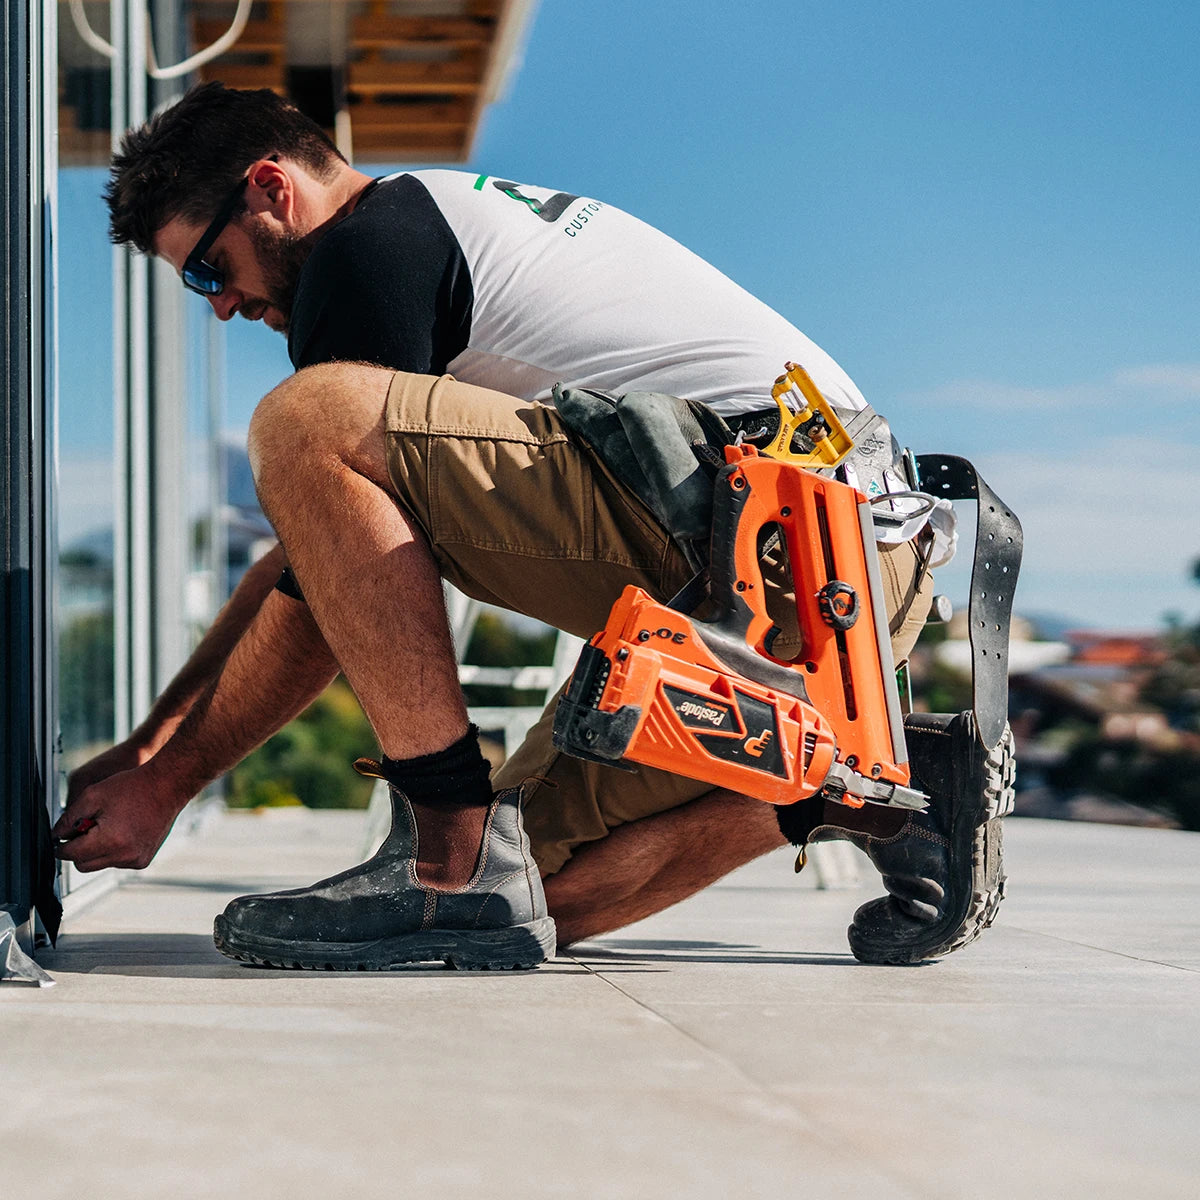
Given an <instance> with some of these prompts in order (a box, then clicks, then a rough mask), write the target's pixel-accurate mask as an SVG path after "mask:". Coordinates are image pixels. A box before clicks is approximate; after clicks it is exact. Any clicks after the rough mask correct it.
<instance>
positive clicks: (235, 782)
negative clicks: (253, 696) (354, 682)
mask: <svg viewBox="0 0 1200 1200" xmlns="http://www.w3.org/2000/svg"><path fill="white" fill-rule="evenodd" d="M377 753H378V748H377V745H376V742H375V734H374V732H373V731H372V729H371V726H370V723H369V722H368V721H367V718H366V717H365V716H364V715H363V711H362V709H361V708H360V707H359V704H358V700H357V699H356V698H355V695H354V693H353V692H352V691H351V690H350V687H349V685H348V684H347V683H346V681H345V680H344V679H342V677H341V676H338V678H337V679H335V680H334V681H333V683H331V684H330V685H329V687H328V688H326V689H325V691H324V692H322V693H321V695H320V696H318V697H317V699H316V700H314V701H313V703H312V704H311V705H310V706H309V707H308V708H307V709H306V710H305V711H304V712H302V713H301V714H300V716H298V717H297V718H296V719H295V720H294V721H292V722H291V724H289V725H286V726H284V728H283V729H281V730H280V731H279V732H278V733H277V734H276V735H275V736H274V737H273V738H271V739H270V740H269V741H267V742H266V743H264V744H263V745H262V746H260V747H259V748H258V749H257V750H255V751H254V752H253V753H252V754H250V755H248V756H247V757H246V758H245V759H243V760H242V762H240V763H239V764H238V765H237V766H236V767H234V769H233V770H232V771H231V772H230V773H229V794H228V802H229V804H230V805H231V806H232V807H234V808H256V807H259V806H261V805H281V804H304V805H307V806H308V807H309V808H366V806H367V804H368V803H369V802H370V799H371V788H372V786H373V785H374V781H373V780H370V779H364V778H363V777H362V776H361V775H358V774H357V773H356V772H355V771H354V770H353V769H352V766H351V764H352V763H353V762H354V760H355V759H356V758H359V757H360V756H362V755H368V756H369V755H374V754H377Z"/></svg>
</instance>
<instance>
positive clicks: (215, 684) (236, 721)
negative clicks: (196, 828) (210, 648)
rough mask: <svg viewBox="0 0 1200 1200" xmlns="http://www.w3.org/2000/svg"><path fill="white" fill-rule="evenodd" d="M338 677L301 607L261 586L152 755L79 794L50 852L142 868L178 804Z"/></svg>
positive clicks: (88, 865)
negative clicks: (211, 670)
mask: <svg viewBox="0 0 1200 1200" xmlns="http://www.w3.org/2000/svg"><path fill="white" fill-rule="evenodd" d="M336 673H337V662H336V661H335V660H334V657H333V655H332V653H331V652H330V650H329V647H328V646H327V645H326V644H325V639H324V637H322V636H321V631H320V630H319V629H318V628H317V623H316V621H314V620H313V618H312V614H311V613H310V612H309V610H308V605H307V604H305V603H303V602H302V601H299V600H293V599H292V598H291V597H289V596H285V595H284V594H283V593H282V592H278V591H274V590H271V589H268V591H267V595H266V596H265V598H264V599H263V600H262V603H261V604H260V606H259V608H258V611H257V613H256V614H255V615H254V617H253V619H252V620H251V621H250V623H249V626H248V627H247V628H246V630H245V632H244V634H243V635H242V637H241V638H240V639H239V640H238V641H237V643H236V645H234V647H233V649H232V651H231V652H230V653H229V654H228V656H227V657H226V658H225V659H224V660H223V662H222V663H221V664H220V665H219V667H218V669H217V671H216V676H215V678H214V679H213V680H212V682H211V683H210V685H209V687H208V688H207V690H206V691H205V692H204V694H203V695H201V696H200V697H199V698H198V699H196V700H195V702H194V703H193V704H192V705H191V706H190V708H189V709H188V711H187V713H186V715H185V716H184V717H183V718H182V720H174V733H173V734H171V735H170V736H169V738H168V739H167V740H166V741H165V744H163V745H162V746H161V748H160V749H159V750H158V753H156V754H154V755H153V756H152V757H150V758H148V759H147V760H146V761H145V762H144V763H143V764H141V765H140V766H135V767H134V768H133V769H132V770H126V771H122V772H120V773H119V774H114V775H110V776H108V777H107V778H104V779H101V780H99V781H98V782H96V783H93V784H91V785H90V786H86V787H82V788H80V789H79V790H78V792H77V794H76V795H75V796H74V797H73V798H72V799H71V801H70V803H69V804H68V806H67V809H66V811H65V812H64V813H63V815H62V816H61V817H60V818H59V820H58V823H57V824H56V825H55V827H54V836H55V837H56V838H65V839H69V840H67V841H66V842H65V844H64V845H61V846H59V847H58V856H59V857H60V858H63V859H67V860H69V861H71V862H74V863H75V865H76V866H77V867H79V869H80V870H82V871H97V870H99V869H100V868H101V867H145V866H148V865H149V863H150V861H151V859H153V857H154V855H155V854H156V853H157V852H158V848H159V846H161V845H162V843H163V841H164V839H165V838H166V836H167V834H168V833H169V832H170V829H171V826H172V825H173V824H174V822H175V818H176V817H177V816H178V815H179V813H180V810H182V808H183V807H184V805H185V804H187V802H188V801H189V800H190V799H191V798H192V797H193V796H194V795H196V793H197V792H199V791H200V790H201V789H202V788H203V787H204V786H205V785H206V784H208V783H210V782H211V781H212V780H213V779H215V778H216V777H217V776H218V775H221V774H223V773H224V772H225V771H227V770H229V768H230V767H232V766H234V765H235V764H237V763H238V762H240V761H241V760H242V759H243V758H245V756H246V755H247V754H249V753H250V751H251V750H253V749H254V748H255V747H256V746H259V745H261V744H262V743H263V742H264V741H266V740H267V738H269V737H270V736H271V735H272V734H273V733H275V732H277V731H278V730H279V729H281V728H282V727H283V726H284V725H286V724H287V723H288V721H290V720H291V719H292V718H293V717H294V716H296V715H297V714H298V713H300V712H302V711H303V710H304V709H305V708H307V707H308V705H309V704H311V703H312V701H313V700H314V699H315V698H316V697H317V696H318V695H319V694H320V693H321V692H322V691H323V690H324V689H325V688H326V687H327V686H328V685H329V682H330V680H331V679H333V677H334V675H335V674H336ZM183 691H186V689H181V694H182V692H183ZM85 830H86V831H85Z"/></svg>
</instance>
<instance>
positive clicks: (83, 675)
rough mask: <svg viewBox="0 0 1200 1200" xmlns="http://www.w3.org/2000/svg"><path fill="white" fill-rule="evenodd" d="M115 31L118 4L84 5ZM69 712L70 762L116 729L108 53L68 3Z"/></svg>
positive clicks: (64, 208) (63, 481)
mask: <svg viewBox="0 0 1200 1200" xmlns="http://www.w3.org/2000/svg"><path fill="white" fill-rule="evenodd" d="M84 11H85V13H86V15H87V17H88V22H89V24H90V26H91V28H92V29H93V30H94V31H95V33H96V34H98V35H99V36H100V37H104V38H107V36H108V5H107V4H106V3H105V4H97V3H85V5H84ZM58 83H59V154H60V165H59V174H58V203H59V221H58V285H59V290H58V303H59V322H58V330H59V346H58V391H59V421H58V429H59V478H58V496H59V509H58V517H59V524H58V545H59V565H60V574H59V580H58V606H57V611H56V613H55V620H56V625H57V632H58V644H59V721H60V727H61V732H62V745H63V765H64V766H65V768H66V769H67V770H68V771H70V770H72V769H74V768H75V767H76V766H78V765H79V764H80V763H81V762H83V761H85V760H86V759H87V758H88V757H89V756H90V755H91V754H93V753H95V752H97V751H98V750H101V749H103V748H104V747H105V746H106V745H108V744H109V743H111V742H112V739H113V488H114V477H113V402H112V390H113V389H112V369H113V368H112V362H113V360H112V336H113V333H112V330H113V325H112V302H111V294H112V249H111V247H110V246H109V242H108V234H107V211H106V209H105V205H104V202H103V199H102V195H101V193H102V189H103V186H104V180H105V177H106V169H105V168H106V164H107V162H108V156H109V138H110V134H109V123H110V115H109V114H110V96H109V92H110V83H109V68H108V63H107V60H106V59H105V58H104V57H103V56H102V55H100V54H99V53H98V52H97V51H95V50H93V49H92V48H90V47H89V46H88V45H87V44H86V43H85V41H84V39H83V37H82V36H81V35H80V33H79V31H78V30H77V29H76V27H75V25H74V24H73V21H72V17H71V14H70V10H69V7H68V6H67V5H66V4H62V5H60V8H59V72H58Z"/></svg>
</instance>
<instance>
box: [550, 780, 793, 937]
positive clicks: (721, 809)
mask: <svg viewBox="0 0 1200 1200" xmlns="http://www.w3.org/2000/svg"><path fill="white" fill-rule="evenodd" d="M785 844H786V842H785V839H784V837H783V835H782V834H781V833H780V832H779V825H778V823H777V822H776V820H775V810H774V808H772V807H771V805H769V804H764V803H763V802H762V801H761V800H753V799H751V798H750V797H748V796H739V795H735V794H733V793H732V792H725V791H715V792H710V793H708V795H706V796H701V797H700V798H699V799H698V800H692V801H691V802H690V803H688V804H683V805H681V806H680V807H679V808H673V809H669V810H668V811H667V812H663V813H658V814H657V815H655V816H652V817H644V818H642V819H641V820H640V821H631V822H629V823H628V824H627V825H618V826H617V828H615V829H614V830H613V831H612V832H611V833H610V834H609V835H608V836H607V837H606V838H602V839H601V840H600V841H597V842H588V843H587V844H586V845H583V846H580V847H579V848H578V849H577V850H576V851H575V853H574V854H573V855H572V856H571V858H570V859H569V860H568V861H567V863H566V865H565V866H564V867H563V868H562V870H560V871H558V872H557V873H556V874H554V875H551V876H549V878H547V879H546V880H545V888H546V904H547V906H548V908H549V909H550V915H551V916H552V917H553V918H554V921H555V924H556V925H557V926H558V941H559V945H560V946H569V945H570V944H571V943H572V942H578V941H581V940H583V939H584V938H588V937H596V936H597V935H598V934H601V933H609V932H611V931H612V930H614V929H620V928H621V927H622V926H624V925H630V924H632V923H633V922H634V921H640V920H641V919H642V918H643V917H648V916H650V915H652V914H653V913H656V912H661V911H662V910H663V909H664V908H669V907H670V906H671V905H672V904H678V903H679V902H680V901H681V900H686V899H687V898H688V897H689V896H693V895H695V893H696V892H698V891H701V890H702V889H703V888H706V887H708V885H709V884H710V883H715V882H716V881H717V880H718V879H720V878H721V877H722V876H723V875H728V874H729V872H730V871H733V870H735V869H736V868H737V867H741V866H744V865H745V864H746V863H748V862H751V861H752V860H753V859H756V858H758V857H760V856H761V855H763V854H766V853H768V852H769V851H771V850H776V849H778V848H779V847H780V846H782V845H785Z"/></svg>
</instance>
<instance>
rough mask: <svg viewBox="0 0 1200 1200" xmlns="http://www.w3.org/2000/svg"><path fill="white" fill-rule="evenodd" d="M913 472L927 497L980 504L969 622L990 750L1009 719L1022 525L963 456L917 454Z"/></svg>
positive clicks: (978, 714) (978, 724)
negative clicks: (1010, 655)
mask: <svg viewBox="0 0 1200 1200" xmlns="http://www.w3.org/2000/svg"><path fill="white" fill-rule="evenodd" d="M917 470H918V472H919V473H920V477H921V490H922V491H924V492H928V493H929V494H930V495H931V496H937V497H940V498H942V499H946V500H978V502H979V516H978V519H977V521H976V525H975V561H974V563H973V564H972V567H971V600H970V604H969V605H968V607H967V621H968V623H969V625H970V639H971V687H972V699H971V703H972V707H973V708H974V710H975V728H976V730H977V731H978V733H979V740H980V741H981V742H982V743H983V744H984V746H985V747H986V748H987V749H988V750H991V749H993V748H994V747H995V746H996V745H997V744H998V743H999V741H1000V738H1001V737H1002V736H1003V734H1004V726H1005V722H1006V721H1007V720H1008V634H1009V625H1010V622H1011V619H1012V602H1013V591H1014V589H1015V588H1016V586H1017V572H1018V571H1019V570H1020V568H1021V549H1022V546H1023V544H1024V539H1023V537H1022V534H1021V522H1020V521H1018V520H1017V518H1016V517H1015V516H1014V515H1013V513H1012V511H1011V510H1010V509H1009V507H1008V506H1007V505H1006V504H1005V503H1004V501H1003V500H1001V499H1000V497H999V496H997V495H996V493H995V492H993V491H992V489H991V488H990V487H988V485H987V483H986V482H985V481H984V479H983V477H982V476H981V475H980V474H979V472H978V471H976V470H975V468H974V467H973V466H972V465H971V464H970V463H969V462H968V461H967V460H966V459H965V458H958V457H956V456H955V455H953V454H919V455H918V456H917Z"/></svg>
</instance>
